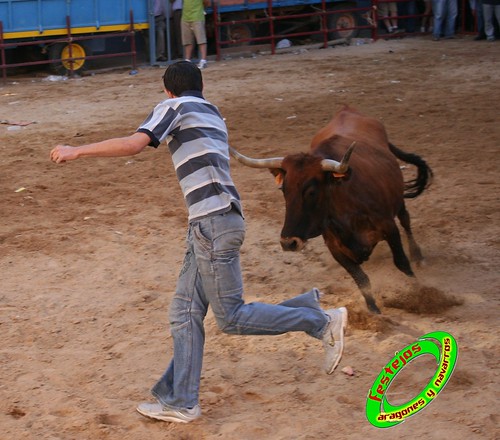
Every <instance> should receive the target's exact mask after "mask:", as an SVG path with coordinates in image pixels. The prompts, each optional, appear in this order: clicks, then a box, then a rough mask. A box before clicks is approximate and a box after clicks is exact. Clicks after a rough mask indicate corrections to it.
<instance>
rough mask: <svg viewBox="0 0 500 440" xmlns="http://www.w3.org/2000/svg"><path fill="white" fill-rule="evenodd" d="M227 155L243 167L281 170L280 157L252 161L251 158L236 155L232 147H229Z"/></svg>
mask: <svg viewBox="0 0 500 440" xmlns="http://www.w3.org/2000/svg"><path fill="white" fill-rule="evenodd" d="M229 153H231V156H233V157H234V158H235V159H236V160H237V161H238V162H241V163H242V164H243V165H246V166H247V167H252V168H281V162H282V161H283V158H282V157H273V158H270V159H252V158H251V157H247V156H243V154H241V153H238V152H237V151H236V150H235V149H234V148H233V147H229Z"/></svg>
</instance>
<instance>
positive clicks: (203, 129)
mask: <svg viewBox="0 0 500 440" xmlns="http://www.w3.org/2000/svg"><path fill="white" fill-rule="evenodd" d="M137 131H138V132H142V133H146V134H147V135H148V136H149V137H150V139H151V142H150V144H149V145H151V146H153V147H155V148H156V147H158V146H159V145H160V143H161V142H163V141H164V140H165V141H166V142H167V145H168V148H169V150H170V154H171V156H172V162H173V164H174V168H175V172H176V174H177V178H178V180H179V183H180V186H181V189H182V193H183V194H184V200H185V202H186V206H187V208H188V212H189V221H191V220H194V219H199V218H201V217H206V216H208V215H214V214H219V213H223V212H227V211H229V210H230V209H231V205H234V206H235V207H236V209H237V210H238V211H239V212H241V203H240V196H239V194H238V191H237V190H236V188H235V186H234V183H233V180H232V178H231V174H230V169H229V149H228V134H227V128H226V124H225V123H224V120H223V119H222V116H221V114H220V113H219V110H218V109H217V107H216V106H214V105H213V104H211V103H210V102H208V101H206V100H205V99H204V98H203V95H202V94H201V93H200V92H196V91H189V92H184V93H183V94H181V96H180V97H177V98H173V99H166V100H165V101H163V102H161V103H160V104H158V105H157V106H156V107H155V108H154V110H153V111H152V112H151V113H150V114H149V116H148V117H147V118H146V120H145V121H144V122H143V123H142V124H141V125H140V126H139V128H138V129H137Z"/></svg>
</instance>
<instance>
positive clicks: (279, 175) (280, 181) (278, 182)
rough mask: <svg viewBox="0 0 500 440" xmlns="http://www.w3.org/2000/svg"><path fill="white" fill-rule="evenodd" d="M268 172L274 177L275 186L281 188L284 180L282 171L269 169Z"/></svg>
mask: <svg viewBox="0 0 500 440" xmlns="http://www.w3.org/2000/svg"><path fill="white" fill-rule="evenodd" d="M269 171H271V173H272V175H273V176H274V181H275V182H276V185H277V186H278V187H279V188H281V187H282V186H283V180H284V178H285V177H284V173H283V170H281V169H280V168H270V169H269Z"/></svg>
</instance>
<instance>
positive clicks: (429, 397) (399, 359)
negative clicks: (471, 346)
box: [366, 331, 458, 428]
mask: <svg viewBox="0 0 500 440" xmlns="http://www.w3.org/2000/svg"><path fill="white" fill-rule="evenodd" d="M424 354H430V355H432V356H434V357H435V359H436V364H437V366H438V367H437V370H436V372H435V373H434V376H433V377H432V379H431V380H430V382H429V383H428V384H427V385H426V386H425V388H424V389H423V390H422V391H421V392H420V393H419V394H417V396H415V397H414V398H413V399H411V400H409V401H408V402H406V403H404V404H403V405H399V406H394V405H391V404H390V403H389V402H388V401H387V399H386V394H387V390H388V389H389V386H390V385H391V383H392V381H393V380H394V378H395V377H396V376H397V375H398V373H400V372H401V371H402V370H403V369H404V368H406V366H407V365H408V364H409V363H410V362H411V361H413V360H415V359H417V358H418V357H419V356H422V355H424ZM457 356H458V345H457V342H456V341H455V338H454V337H453V336H452V335H450V334H449V333H446V332H441V331H438V332H432V333H427V334H426V335H423V336H421V337H420V338H419V339H418V340H417V341H416V342H415V343H413V344H410V345H408V346H406V347H404V348H403V349H402V350H401V351H399V352H398V353H396V355H395V356H394V357H393V358H392V359H391V360H390V361H389V362H388V363H387V364H386V365H385V367H384V368H383V369H382V371H381V372H380V374H379V375H378V377H377V379H376V380H375V382H374V383H373V386H372V387H371V388H370V390H369V391H368V395H367V398H366V417H367V418H368V421H369V422H370V423H371V424H372V425H373V426H376V427H377V428H390V427H392V426H396V425H399V424H400V423H403V422H404V421H405V419H407V418H408V417H410V416H413V415H415V414H416V413H418V412H419V411H421V410H422V409H424V408H425V407H426V406H427V405H428V404H429V403H431V402H432V401H433V400H434V399H435V398H436V396H437V395H438V394H439V393H440V392H441V391H442V390H443V389H444V386H445V385H446V383H447V382H448V380H449V379H450V377H451V374H452V373H453V370H454V368H455V365H456V362H457Z"/></svg>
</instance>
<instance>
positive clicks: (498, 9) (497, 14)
mask: <svg viewBox="0 0 500 440" xmlns="http://www.w3.org/2000/svg"><path fill="white" fill-rule="evenodd" d="M494 12H495V17H496V19H497V25H498V27H499V28H500V5H495V6H494ZM492 21H493V20H492ZM493 38H495V31H494V30H493Z"/></svg>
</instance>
